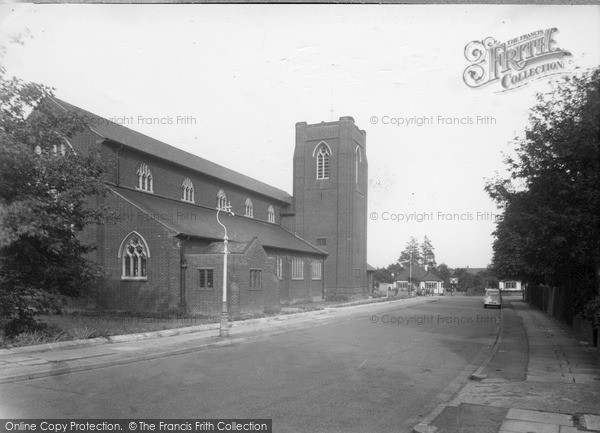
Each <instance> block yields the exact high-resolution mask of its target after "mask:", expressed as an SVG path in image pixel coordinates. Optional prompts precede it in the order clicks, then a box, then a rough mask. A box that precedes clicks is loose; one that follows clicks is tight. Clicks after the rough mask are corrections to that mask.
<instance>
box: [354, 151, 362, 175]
mask: <svg viewBox="0 0 600 433" xmlns="http://www.w3.org/2000/svg"><path fill="white" fill-rule="evenodd" d="M354 161H355V165H356V169H355V174H356V176H355V179H356V183H358V165H359V164H360V163H361V161H362V152H361V151H360V147H359V146H356V152H355V155H354Z"/></svg>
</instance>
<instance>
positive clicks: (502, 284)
mask: <svg viewBox="0 0 600 433" xmlns="http://www.w3.org/2000/svg"><path fill="white" fill-rule="evenodd" d="M498 287H499V288H500V290H503V291H507V292H520V291H522V290H523V288H522V284H521V281H519V280H501V281H498Z"/></svg>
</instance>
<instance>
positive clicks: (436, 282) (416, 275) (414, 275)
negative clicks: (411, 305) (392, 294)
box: [394, 265, 444, 295]
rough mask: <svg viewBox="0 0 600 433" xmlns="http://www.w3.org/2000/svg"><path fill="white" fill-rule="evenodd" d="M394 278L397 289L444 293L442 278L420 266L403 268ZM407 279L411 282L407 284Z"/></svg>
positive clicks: (436, 293)
mask: <svg viewBox="0 0 600 433" xmlns="http://www.w3.org/2000/svg"><path fill="white" fill-rule="evenodd" d="M394 279H395V280H396V283H397V285H398V289H399V290H402V291H407V290H409V289H410V290H411V291H414V290H417V289H418V290H419V291H421V292H423V293H433V294H435V295H441V294H443V293H444V280H442V279H441V278H440V277H438V276H437V275H436V274H435V273H433V272H432V271H428V270H426V269H425V268H422V267H420V266H417V265H415V266H412V268H411V269H404V270H403V271H401V272H399V273H398V274H397V275H396V276H395V277H394ZM409 281H410V282H412V284H409Z"/></svg>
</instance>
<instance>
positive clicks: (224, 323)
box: [217, 203, 234, 337]
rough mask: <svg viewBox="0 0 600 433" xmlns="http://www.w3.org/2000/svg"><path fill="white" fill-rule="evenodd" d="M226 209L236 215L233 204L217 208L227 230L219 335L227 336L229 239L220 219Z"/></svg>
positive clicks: (224, 239) (224, 243)
mask: <svg viewBox="0 0 600 433" xmlns="http://www.w3.org/2000/svg"><path fill="white" fill-rule="evenodd" d="M221 211H224V212H226V213H228V214H230V215H234V213H233V212H231V204H230V203H227V206H225V207H219V208H218V209H217V222H218V223H219V224H220V225H221V227H223V230H224V231H225V235H224V236H223V304H222V305H221V327H220V328H219V336H221V337H227V336H229V327H228V321H229V313H228V312H227V254H228V251H227V242H228V241H229V239H228V237H227V227H225V225H224V224H223V223H222V222H221V220H220V219H219V212H221Z"/></svg>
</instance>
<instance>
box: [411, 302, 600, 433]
mask: <svg viewBox="0 0 600 433" xmlns="http://www.w3.org/2000/svg"><path fill="white" fill-rule="evenodd" d="M470 379H471V380H470V381H469V382H468V383H467V384H466V385H465V386H464V387H463V388H462V389H461V390H460V391H458V392H457V393H456V394H455V396H454V397H453V398H452V399H451V400H450V401H449V402H448V403H442V404H440V405H439V406H438V407H437V408H436V409H435V410H434V411H432V412H431V413H430V414H429V415H428V416H426V417H425V418H424V419H423V420H422V421H421V422H420V423H419V424H418V425H416V426H415V427H414V429H413V431H414V432H416V433H459V432H460V433H471V432H472V433H488V432H489V433H496V432H500V433H529V432H535V433H574V432H581V431H587V432H600V351H599V350H598V348H594V347H590V346H589V345H588V344H587V343H585V342H582V341H579V339H578V338H577V337H576V336H575V334H574V333H573V331H572V329H571V328H569V327H568V326H566V325H565V324H563V323H562V322H560V321H558V320H556V319H554V318H552V317H550V316H548V315H547V314H546V313H544V312H542V311H540V310H538V309H536V308H535V307H531V306H529V305H528V304H526V303H525V302H524V301H521V300H517V299H515V298H513V299H511V300H508V301H506V300H505V306H504V308H503V309H502V318H501V330H500V335H499V338H498V340H497V342H496V344H495V346H494V349H493V350H492V353H491V355H490V357H489V358H488V359H487V360H486V361H484V362H483V364H482V365H481V366H480V367H479V368H478V369H477V370H476V371H475V372H474V373H473V374H472V375H471V377H470Z"/></svg>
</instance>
